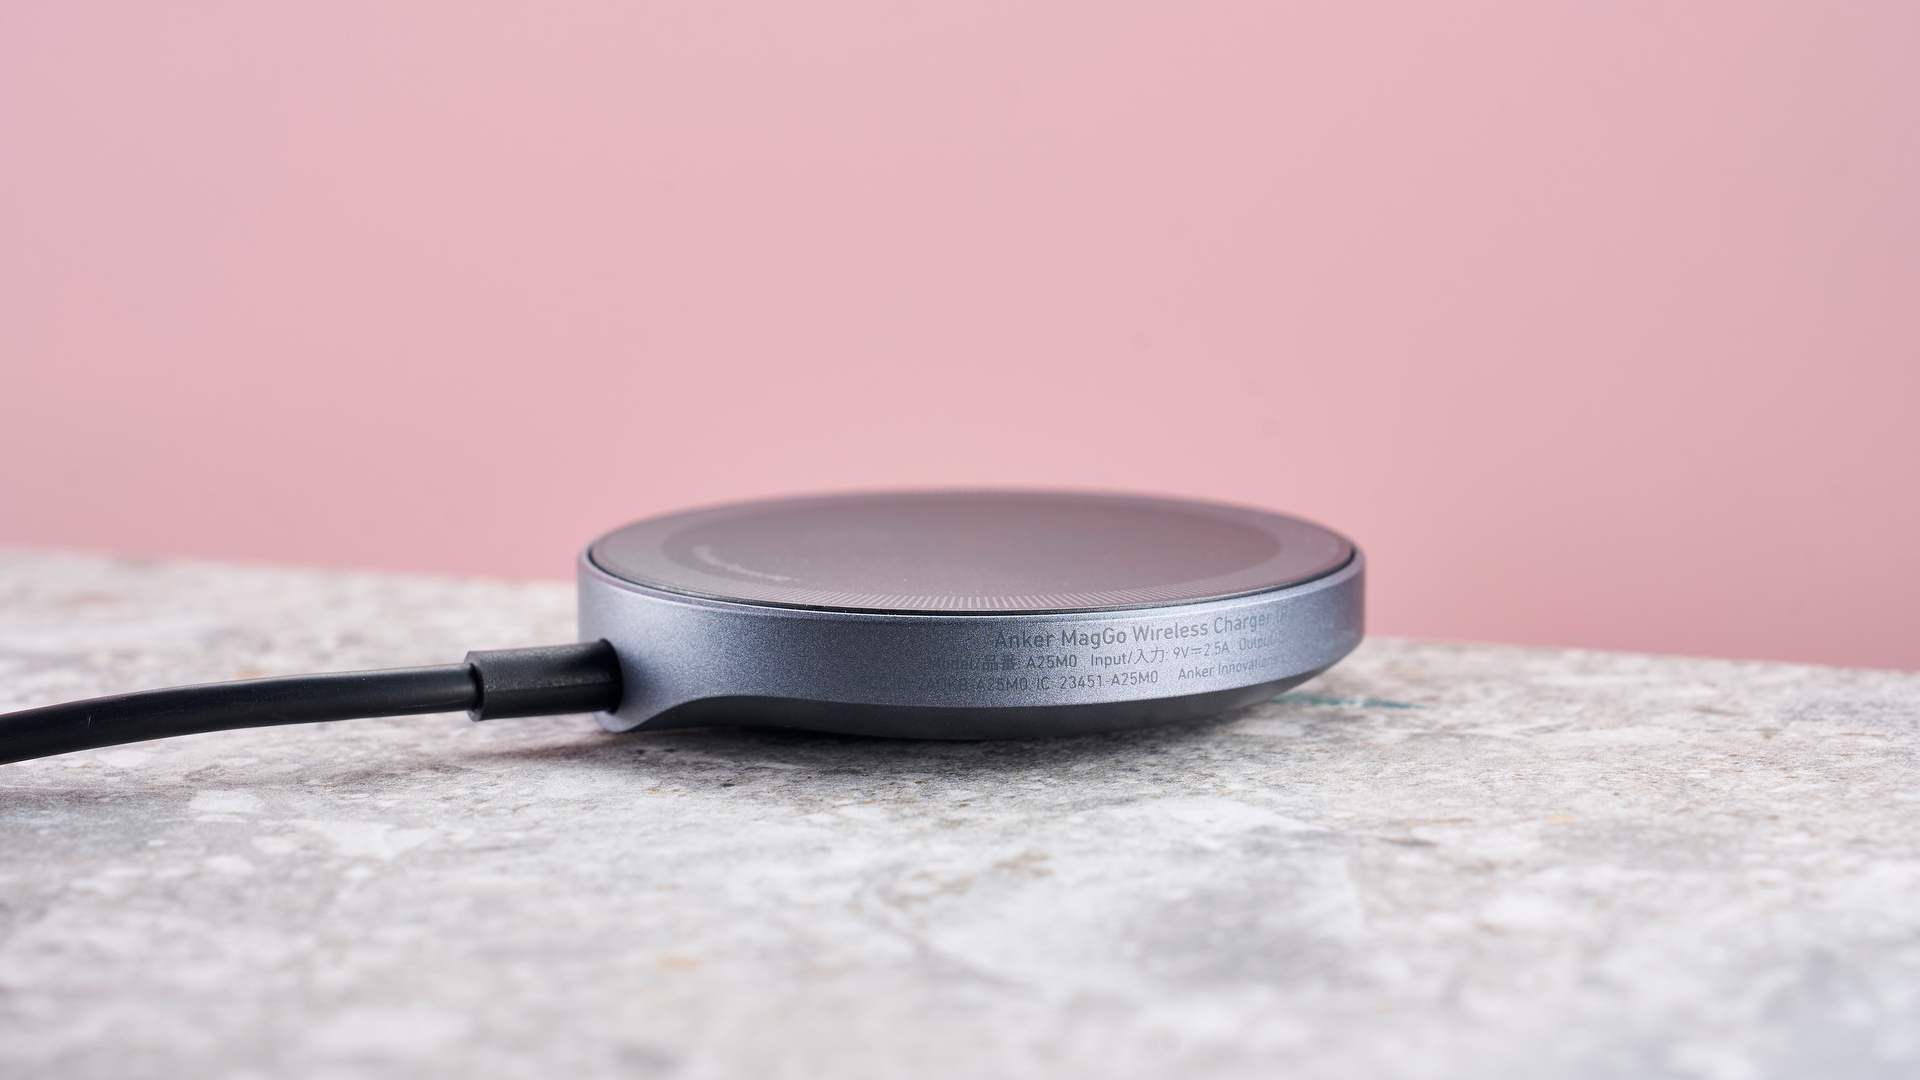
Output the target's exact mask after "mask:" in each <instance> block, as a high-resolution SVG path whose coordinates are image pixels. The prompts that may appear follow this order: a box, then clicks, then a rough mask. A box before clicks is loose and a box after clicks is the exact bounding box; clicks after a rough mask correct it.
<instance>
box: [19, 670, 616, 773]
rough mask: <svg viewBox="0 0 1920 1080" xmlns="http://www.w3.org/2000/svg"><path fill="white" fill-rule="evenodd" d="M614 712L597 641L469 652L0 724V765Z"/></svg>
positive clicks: (50, 710)
mask: <svg viewBox="0 0 1920 1080" xmlns="http://www.w3.org/2000/svg"><path fill="white" fill-rule="evenodd" d="M619 704H620V665H619V659H618V657H616V656H615V655H614V652H613V646H611V645H609V644H607V643H606V642H604V641H593V642H587V643H584V644H580V645H549V646H543V647H540V648H533V649H496V650H489V651H482V652H470V653H468V654H467V659H466V661H465V662H464V663H459V664H445V665H442V666H439V667H420V668H395V669H392V670H389V671H343V672H337V673H334V674H329V675H288V676H284V677H281V678H272V679H248V680H245V681H242V682H224V683H206V684H203V685H200V686H176V687H170V688H168V689H165V690H142V691H139V692H137V693H132V694H116V695H114V696H112V697H103V698H93V699H91V700H88V701H72V702H68V703H66V704H64V705H48V706H45V707H44V708H39V709H27V710H24V711H22V712H16V713H8V714H6V715H4V716H0V764H4V763H7V762H12V761H25V760H27V759H28V758H37V757H47V756H49V755H52V754H64V753H67V752H68V751H71V750H91V749H93V748H94V747H98V746H114V745H117V744H119V743H129V742H141V741H143V740H146V739H165V738H169V737H171V736H174V735H191V734H194V733H196V732H201V731H226V730H228V729H230V728H246V727H272V726H275V725H278V724H311V723H317V722H319V721H323V720H353V719H358V718H361V717H368V716H416V715H419V714H421V713H440V712H457V711H460V710H463V709H464V710H466V711H467V714H468V715H469V716H471V717H472V718H473V719H475V720H495V719H501V718H504V717H510V716H550V715H553V714H555V713H572V712H595V711H599V710H603V709H613V708H615V707H617V706H618V705H619Z"/></svg>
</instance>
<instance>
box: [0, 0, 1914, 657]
mask: <svg viewBox="0 0 1920 1080" xmlns="http://www.w3.org/2000/svg"><path fill="white" fill-rule="evenodd" d="M1916 57H1920V5H1916V4H1913V3H1910V2H1904V0H1903V2H1898V3H1880V4H1873V3H1856V4H1832V3H1816V2H1799V3H1771V4H1749V3H1722V4H1709V3H1674V2H1672V0H1660V2H1657V3H1655V2H1621V3H1593V2H1587V3H1543V2H1540V0H1527V2H1515V3H1504V4H1503V3H1484V2H1480V3H1457V4H1429V3H1411V2H1407V3H1375V4H1368V3H1352V4H1345V3H1343V4H1320V5H1282V4H1277V3H1270V2H1261V3H1242V4H1208V3H1192V2H1181V3H1171V2H1170V3H1164V4H1138V3H1127V4H1121V3H1098V4H1091V3H1090V4H1068V3H1057V2H1031V0H1029V2H1021V3H983V2H968V3H951V4H899V3H883V2H880V0H856V2H848V3H838V4H834V3H826V2H817V3H805V4H773V3H758V4H737V3H724V2H722V3H714V2H701V3H690V2H689V3H672V4H668V3H656V4H612V3H594V4H588V3H578V4H571V5H551V4H531V3H528V4H520V5H501V4H475V3H466V2H463V3H459V4H453V3H443V4H428V3H411V4H389V3H330V4H319V3H301V4H294V3H256V2H247V3H240V2H233V3H225V4H185V3H181V4H164V5H154V4H131V3H129V4H124V5H117V6H116V5H98V4H87V3H81V2H62V3H42V4H14V5H9V6H8V8H7V9H6V10H5V11H4V13H0V364H4V368H3V369H0V372H3V375H4V384H3V387H4V393H0V492H3V494H4V498H0V541H4V542H8V543H17V544H30V545H55V546H71V547H82V548H94V549H104V550H111V551H118V552H126V553H133V554H142V555H192V556H204V557H216V558H237V559H253V560H272V561H279V562H295V563H315V564H324V565H333V566H370V567H390V568H400V569H411V570H433V571H446V572H455V573H472V574H493V575H513V576H538V577H565V576H568V575H569V574H570V573H571V561H572V558H573V556H574V553H575V551H576V550H577V548H578V546H579V545H580V544H581V543H583V542H584V541H585V540H586V539H588V538H589V537H590V536H592V535H594V534H596V533H598V532H600V531H602V530H604V529H605V528H607V527H610V526H612V525H614V524H617V523H619V522H622V521H624V520H628V519H631V518H634V517H637V516H642V515H647V514H652V513H656V512H659V511H664V510H669V509H673V508H677V507H683V506H687V505H691V504H700V503H709V502H715V501H722V500H730V499H736V498H742V497H748V496H757V495H764V494H771V493H789V492H800V491H814V490H825V489H843V488H865V487H874V486H901V485H974V484H996V485H1063V486H1089V487H1099V488H1120V489H1130V490H1140V491H1148V492H1163V493H1175V494H1190V495H1196V496H1203V497H1211V498H1217V499H1225V500H1231V501H1236V502H1244V503H1252V504H1257V505H1263V506H1269V507H1275V508H1281V509H1288V510H1292V511H1294V512H1297V513H1301V514H1304V515H1306V516H1309V517H1313V518H1318V519H1321V520H1323V521H1325V522H1327V523H1329V524H1332V525H1334V526H1336V527H1338V528H1341V529H1343V530H1345V531H1347V532H1349V533H1350V534H1351V535H1353V536H1354V537H1355V538H1356V539H1358V540H1359V541H1360V542H1361V543H1362V544H1363V545H1364V546H1365V547H1367V549H1368V551H1369V553H1370V555H1371V556H1372V558H1373V560H1374V561H1373V571H1372V573H1373V578H1372V583H1371V584H1372V592H1371V599H1372V616H1373V619H1372V621H1373V627H1374V629H1376V630H1377V631H1380V632H1386V633H1397V634H1416V635H1426V636H1435V637H1449V638H1469V639H1493V640H1503V641H1522V642H1541V643H1561V644H1576V645H1590V646H1599V647H1605V648H1625V649H1642V650H1658V651H1675V652H1687V653H1707V654H1719V655H1728V656H1745V657H1765V658H1785V659H1799V660H1814V661H1825V662H1834V663H1845V664H1866V665H1884V666H1899V667H1920V626H1917V623H1920V620H1916V617H1915V614H1914V613H1915V612H1916V611H1917V610H1920V559H1916V557H1915V548H1916V543H1917V542H1920V513H1917V512H1916V509H1915V504H1916V500H1915V492H1916V488H1917V487H1920V485H1917V484H1916V482H1915V473H1916V463H1920V435H1917V434H1916V432H1917V431H1920V423H1917V422H1916V416H1915V412H1916V403H1917V402H1920V62H1917V61H1916V59H1915V58H1916Z"/></svg>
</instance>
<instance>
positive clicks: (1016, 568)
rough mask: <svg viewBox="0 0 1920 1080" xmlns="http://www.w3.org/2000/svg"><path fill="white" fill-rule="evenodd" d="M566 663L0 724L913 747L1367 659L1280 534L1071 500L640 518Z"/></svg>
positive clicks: (1118, 719)
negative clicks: (1355, 654) (769, 733)
mask: <svg viewBox="0 0 1920 1080" xmlns="http://www.w3.org/2000/svg"><path fill="white" fill-rule="evenodd" d="M579 575H580V636H581V639H582V644H579V645H561V646H550V647H545V648H535V649H506V650H495V651H488V652H474V653H469V654H468V655H467V659H466V662H464V663H461V664H450V665H446V666H443V667H428V668H407V669H398V670H392V671H370V672H347V673H341V674H331V675H300V676H291V677H286V678H276V679H254V680H248V681H246V682H239V683H216V684H211V685H207V686H192V687H178V688H173V689H166V690H148V691H142V692H139V693H134V694H124V695H120V696H118V697H110V698H98V699H94V700H92V701H81V702H72V703H69V704H65V705H51V706H47V707H45V708H40V709H29V710H27V711H25V712H19V713H12V714H10V715H7V716H0V761H19V760H22V759H25V758H31V757H41V756H44V755H47V754H56V753H62V752H65V751H68V750H80V749H86V748H89V747H95V746H109V745H113V744H115V743H124V742H133V741H137V740H141V739H152V738H161V737H164V736H169V735H182V734H187V733H189V732H196V731H214V730H221V729H225V728H236V727H256V726H268V725H274V724H288V723H302V722H309V721H319V720H340V719H348V718H352V717H364V716H400V715H411V714H419V713H430V712H448V711H455V710H460V709H465V710H468V711H469V713H470V714H471V715H472V717H473V718H474V719H476V720H491V719H495V718H501V717H509V716H539V715H549V714H555V713H567V712H589V711H591V712H595V713H596V714H597V715H598V718H599V720H600V723H601V725H602V726H604V727H605V728H607V729H608V730H609V731H633V730H655V729H664V728H676V727H692V726H701V725H716V724H729V725H731V724H755V725H777V726H783V727H795V728H808V729H812V730H816V731H827V732H840V733H846V734H859V735H884V736H900V737H907V738H922V739H1015V738H1043V737H1048V736H1058V735H1074V734H1085V733H1090V732H1100V731H1111V730H1116V729H1121V728H1129V727H1139V726H1143V725H1149V724H1161V723H1168V722H1172V721H1178V720H1188V719H1193V718H1197V717H1202V716H1208V715H1212V714H1214V713H1218V712H1221V711H1224V710H1226V709H1231V708H1235V707H1237V706H1241V705H1247V704H1250V703H1252V702H1256V701H1260V700H1264V699H1266V698H1269V697H1272V696H1273V695H1275V694H1277V693H1279V692H1281V691H1282V690H1285V689H1286V688H1288V687H1291V686H1294V685H1296V684H1298V683H1300V682H1304V681H1305V680H1307V679H1309V678H1312V677H1313V676H1314V675H1316V674H1318V673H1319V672H1321V671H1323V670H1325V669H1326V668H1327V667H1328V666H1330V665H1331V664H1333V663H1334V662H1335V661H1337V660H1339V659H1340V658H1341V657H1343V656H1345V655H1346V654H1347V653H1349V652H1351V651H1352V650H1353V648H1354V646H1356V645H1358V644H1359V643H1360V638H1361V634H1362V627H1363V617H1362V599H1363V578H1364V562H1363V559H1362V557H1361V555H1360V552H1359V551H1358V550H1357V549H1356V548H1355V547H1354V546H1353V544H1352V543H1350V542H1349V541H1347V540H1346V539H1345V538H1343V537H1341V536H1339V535H1337V534H1335V533H1333V532H1330V531H1328V530H1326V529H1323V528H1321V527H1320V526H1318V525H1313V524H1310V523H1308V522H1305V521H1301V520H1298V519H1296V518H1290V517H1283V516H1281V515H1278V514H1270V513H1264V512H1261V511H1257V510H1249V509H1243V508H1240V507H1232V506H1221V505H1214V504H1210V503H1198V502H1188V501H1184V500H1173V499H1156V498H1143V497H1135V496H1122V495H1104V494H1082V493H1066V492H1002V491H952V492H895V493H880V494H867V495H839V496H821V497H811V498H796V499H781V500H774V501H768V502H756V503H744V504H739V505H733V506H721V507H714V508H710V509H705V510H695V511H690V512H687V513H681V514H671V515H668V516H666V517H659V518H653V519H650V520H647V521H642V522H638V523H636V524H633V525H629V526H627V527H625V528H623V529H619V530H616V531H615V532H612V533H609V534H608V535H606V536H604V537H601V538H600V539H599V540H596V541H595V542H594V543H593V544H592V545H590V546H589V547H588V548H587V550H586V551H585V552H584V553H583V554H582V555H581V558H580V568H579Z"/></svg>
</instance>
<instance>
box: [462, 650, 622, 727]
mask: <svg viewBox="0 0 1920 1080" xmlns="http://www.w3.org/2000/svg"><path fill="white" fill-rule="evenodd" d="M467 663H468V664H470V665H472V667H473V679H474V682H476V683H478V684H479V686H480V701H479V704H477V705H475V706H474V707H473V708H472V709H470V710H468V712H467V715H468V716H469V717H471V718H472V719H474V720H504V719H506V718H508V717H513V716H553V715H556V714H559V713H579V712H608V711H611V710H613V709H616V708H618V707H619V705H620V658H619V656H617V655H616V654H615V653H614V651H613V646H612V645H609V644H607V643H606V642H605V641H586V642H581V643H580V644H578V645H543V646H540V647H537V648H532V649H487V650H480V651H475V652H470V653H468V654H467Z"/></svg>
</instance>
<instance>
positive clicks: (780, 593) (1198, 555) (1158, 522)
mask: <svg viewBox="0 0 1920 1080" xmlns="http://www.w3.org/2000/svg"><path fill="white" fill-rule="evenodd" d="M588 558H590V559H591V560H592V561H593V563H594V565H596V566H598V567H599V568H600V569H602V570H604V571H605V572H607V573H608V574H611V575H613V576H614V577H617V578H621V579H624V580H626V581H629V582H632V583H634V584H636V585H643V586H647V587H650V588H655V589H662V590H665V591H668V592H675V593H684V594H687V595H691V596H700V597H706V598H710V599H716V600H726V601H733V602H736V603H746V604H760V605H771V606H776V607H799V608H824V609H829V610H838V611H860V612H876V613H885V614H935V613H937V614H943V615H964V614H968V613H980V614H989V613H991V614H1012V613H1035V614H1039V613H1048V612H1074V611H1102V610H1111V609H1121V608H1136V607H1150V606H1157V605H1163V604H1184V603H1197V602H1200V601H1204V600H1220V599H1224V598H1227V597H1232V596H1241V595H1245V594H1247V593H1255V592H1264V591H1266V590H1269V589H1279V588H1285V587H1287V586H1291V585H1298V584H1301V583H1303V582H1306V581H1311V580H1313V579H1314V578H1317V577H1322V576H1324V575H1326V574H1330V573H1333V572H1334V571H1336V570H1338V569H1340V568H1341V567H1342V566H1345V565H1346V564H1347V563H1348V562H1349V561H1351V560H1352V558H1353V545H1352V544H1350V543H1348V542H1347V540H1345V539H1344V538H1343V537H1341V536H1339V535H1337V534H1335V533H1332V532H1329V531H1328V530H1326V529H1323V528H1321V527H1320V526H1318V525H1314V524H1311V523H1309V522H1305V521H1300V520H1298V519H1296V518H1289V517H1282V516H1281V515H1279V514H1268V513H1263V512H1260V511H1257V510H1247V509H1243V508H1240V507H1233V506H1219V505H1215V504H1211V503H1196V502H1185V501H1180V500H1173V499H1150V498H1141V497H1137V496H1123V495H1095V494H1081V493H1064V492H1007V491H943V492H897V493H888V494H871V495H838V496H822V497H814V498H800V499H780V500H776V501H771V502H759V503H746V504H735V505H730V506H722V507H715V508H711V509H707V510H694V511H689V512H687V513H683V514H672V515H669V516H667V517H660V518H653V519H651V520H648V521H642V522H638V523H636V524H633V525H628V526H627V527H625V528H623V529H620V530H618V531H615V532H613V533H610V534H608V535H607V536H605V537H603V538H601V539H600V540H599V541H597V542H596V543H595V544H594V545H593V547H592V548H591V549H589V551H588Z"/></svg>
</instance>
